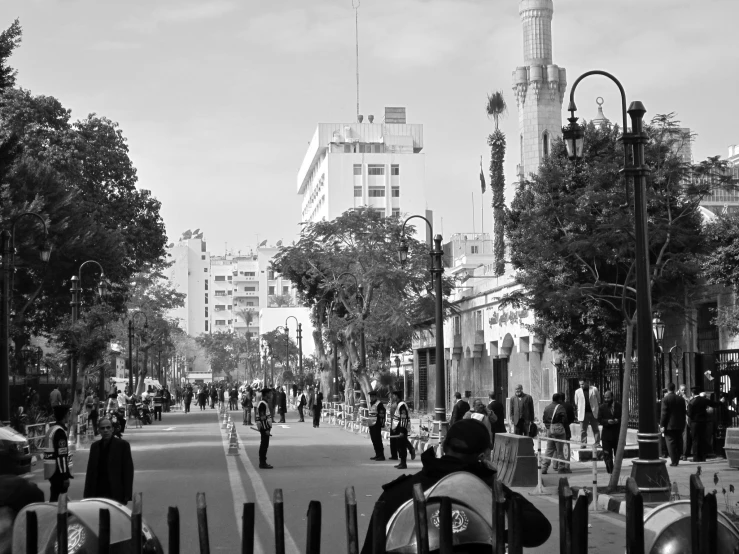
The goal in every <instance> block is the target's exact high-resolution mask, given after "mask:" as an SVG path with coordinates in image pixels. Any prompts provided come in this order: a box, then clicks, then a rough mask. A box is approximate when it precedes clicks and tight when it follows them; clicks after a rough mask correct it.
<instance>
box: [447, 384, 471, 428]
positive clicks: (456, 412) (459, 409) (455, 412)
mask: <svg viewBox="0 0 739 554" xmlns="http://www.w3.org/2000/svg"><path fill="white" fill-rule="evenodd" d="M454 398H455V399H456V400H455V401H454V407H453V408H452V418H451V420H450V421H449V425H450V426H451V425H454V424H455V423H457V422H458V421H462V418H463V417H464V414H466V413H467V412H469V411H470V405H469V402H467V401H466V400H462V395H461V394H460V393H459V392H455V393H454Z"/></svg>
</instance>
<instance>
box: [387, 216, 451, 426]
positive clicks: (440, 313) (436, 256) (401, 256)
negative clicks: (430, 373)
mask: <svg viewBox="0 0 739 554" xmlns="http://www.w3.org/2000/svg"><path fill="white" fill-rule="evenodd" d="M414 218H418V219H423V220H424V221H425V222H426V225H428V228H429V231H430V233H431V234H432V235H433V234H434V228H433V226H432V225H431V222H430V221H429V220H428V219H426V218H425V217H423V216H420V215H412V216H410V217H409V218H408V219H406V220H405V221H404V222H403V228H402V229H401V231H400V243H399V244H398V261H399V262H400V263H401V265H402V264H404V263H405V262H406V261H407V260H408V243H407V242H406V240H405V226H406V225H407V224H408V222H409V221H410V220H411V219H414ZM442 240H443V239H442V238H441V235H436V236H435V237H434V248H433V250H431V251H430V252H429V255H430V256H431V263H432V265H431V277H432V280H433V282H434V294H435V295H436V402H435V404H436V406H435V408H434V412H435V413H436V421H438V422H439V439H440V440H442V439H443V437H444V436H446V393H445V387H446V375H445V373H446V371H445V370H446V363H445V361H444V307H443V303H442V302H443V292H442V275H443V274H444V266H443V264H442V260H441V257H442V256H443V254H444V251H443V249H442V247H441V241H442ZM404 394H405V393H404Z"/></svg>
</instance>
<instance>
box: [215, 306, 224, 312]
mask: <svg viewBox="0 0 739 554" xmlns="http://www.w3.org/2000/svg"><path fill="white" fill-rule="evenodd" d="M225 309H226V306H224V305H223V304H219V305H218V306H216V307H215V308H214V311H216V312H222V311H224V310H225Z"/></svg>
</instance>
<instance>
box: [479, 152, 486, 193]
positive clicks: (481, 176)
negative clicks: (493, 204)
mask: <svg viewBox="0 0 739 554" xmlns="http://www.w3.org/2000/svg"><path fill="white" fill-rule="evenodd" d="M480 187H481V188H482V193H483V194H485V173H484V172H483V170H482V156H480Z"/></svg>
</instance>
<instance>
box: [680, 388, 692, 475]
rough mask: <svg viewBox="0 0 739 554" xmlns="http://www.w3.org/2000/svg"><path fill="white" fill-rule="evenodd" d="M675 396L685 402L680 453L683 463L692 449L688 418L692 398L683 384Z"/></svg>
mask: <svg viewBox="0 0 739 554" xmlns="http://www.w3.org/2000/svg"><path fill="white" fill-rule="evenodd" d="M677 395H678V396H679V397H680V398H682V400H683V401H684V402H685V428H684V429H683V451H682V452H681V453H680V454H681V455H680V459H681V460H683V461H685V460H687V459H688V454H690V453H691V452H692V449H693V440H692V438H691V436H690V418H689V417H688V405H689V404H690V399H691V398H692V396H691V395H690V393H689V392H688V390H687V387H686V386H685V383H682V384H681V385H680V388H679V389H678V391H677Z"/></svg>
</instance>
